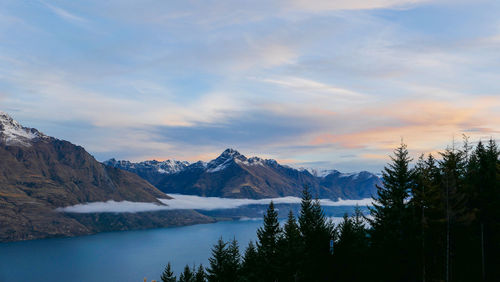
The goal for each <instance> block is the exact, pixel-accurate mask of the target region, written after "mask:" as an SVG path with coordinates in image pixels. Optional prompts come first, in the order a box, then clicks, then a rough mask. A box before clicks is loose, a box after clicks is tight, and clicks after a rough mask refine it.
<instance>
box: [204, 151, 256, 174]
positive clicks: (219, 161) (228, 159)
mask: <svg viewBox="0 0 500 282" xmlns="http://www.w3.org/2000/svg"><path fill="white" fill-rule="evenodd" d="M246 161H247V158H246V157H245V156H244V155H242V154H240V153H239V152H238V151H236V150H234V149H230V148H229V149H226V150H225V151H224V152H222V154H220V156H218V157H217V158H216V159H215V160H212V161H210V162H209V163H208V164H207V172H209V173H212V172H217V171H221V170H224V169H226V167H228V166H229V165H230V164H231V163H232V162H246Z"/></svg>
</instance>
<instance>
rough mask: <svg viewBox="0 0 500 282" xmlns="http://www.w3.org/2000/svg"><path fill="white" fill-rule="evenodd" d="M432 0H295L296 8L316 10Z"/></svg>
mask: <svg viewBox="0 0 500 282" xmlns="http://www.w3.org/2000/svg"><path fill="white" fill-rule="evenodd" d="M431 1H432V0H295V1H293V4H294V6H295V7H296V8H298V9H302V10H308V11H314V12H320V11H337V10H371V9H391V8H398V9H402V8H409V7H412V6H415V5H418V4H422V3H425V2H431Z"/></svg>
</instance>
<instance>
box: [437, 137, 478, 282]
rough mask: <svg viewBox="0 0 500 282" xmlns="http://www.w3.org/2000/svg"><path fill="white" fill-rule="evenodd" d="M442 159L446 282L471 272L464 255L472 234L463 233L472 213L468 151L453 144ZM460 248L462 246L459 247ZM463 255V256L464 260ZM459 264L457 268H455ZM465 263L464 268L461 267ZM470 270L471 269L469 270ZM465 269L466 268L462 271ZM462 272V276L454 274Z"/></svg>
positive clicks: (442, 155) (440, 163)
mask: <svg viewBox="0 0 500 282" xmlns="http://www.w3.org/2000/svg"><path fill="white" fill-rule="evenodd" d="M441 157H442V160H441V161H440V162H439V166H440V170H441V174H442V175H441V181H442V183H441V185H442V190H443V196H444V198H443V199H444V203H445V211H446V220H445V222H446V231H445V232H446V233H445V234H446V239H445V240H446V241H445V242H446V247H445V270H444V273H445V277H444V279H445V281H453V280H455V279H454V277H459V276H461V275H462V274H466V273H467V272H469V271H468V265H467V259H466V258H465V256H464V255H461V249H460V248H464V247H467V245H468V244H469V242H467V241H468V238H467V237H468V235H466V234H465V233H463V232H464V231H466V230H464V227H465V225H466V224H468V223H469V221H470V220H471V218H472V216H470V215H469V214H468V213H467V211H468V210H467V201H468V200H469V199H467V198H466V194H465V191H466V189H465V188H466V186H465V185H464V184H465V175H466V174H465V172H466V163H467V160H466V154H465V153H464V151H462V150H457V149H455V146H454V145H453V146H452V147H451V148H447V149H446V150H445V151H444V152H443V153H441ZM457 247H459V248H457ZM460 258H463V260H462V261H460ZM455 265H456V267H455ZM461 265H462V266H464V268H461V267H460V266H461ZM466 269H467V270H466ZM462 270H464V271H463V272H462ZM456 272H462V274H460V275H454V274H455V273H456Z"/></svg>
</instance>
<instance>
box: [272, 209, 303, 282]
mask: <svg viewBox="0 0 500 282" xmlns="http://www.w3.org/2000/svg"><path fill="white" fill-rule="evenodd" d="M278 245H279V247H278V248H279V250H280V251H279V254H280V256H279V257H278V260H279V266H280V267H279V275H278V277H279V278H280V279H279V280H280V281H297V280H298V279H299V278H300V273H299V266H300V256H301V253H302V250H303V245H302V240H301V236H300V231H299V226H298V224H297V221H296V219H295V216H294V215H293V212H292V211H291V210H290V211H289V213H288V218H287V221H286V222H285V225H284V226H283V236H281V237H280V240H279V243H278Z"/></svg>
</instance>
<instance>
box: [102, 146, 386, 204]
mask: <svg viewBox="0 0 500 282" xmlns="http://www.w3.org/2000/svg"><path fill="white" fill-rule="evenodd" d="M104 164H106V165H108V166H112V167H116V168H120V169H124V170H128V171H130V172H134V173H136V174H138V175H139V176H141V177H142V178H144V179H146V180H148V181H149V182H150V183H152V184H153V185H155V186H156V187H157V188H158V189H160V190H161V191H163V192H165V193H180V194H190V195H200V196H207V197H209V196H212V197H229V198H253V199H259V198H271V197H283V196H300V195H301V192H302V188H303V187H304V185H308V186H309V187H311V189H312V190H313V192H314V193H315V194H316V195H317V196H319V197H321V198H331V199H338V198H343V199H360V198H367V197H371V196H372V195H375V191H376V187H375V185H376V184H380V179H379V178H378V177H377V176H376V175H375V174H372V173H370V172H366V171H363V172H359V173H350V174H344V173H340V172H339V171H336V170H329V171H314V170H307V169H294V168H291V167H289V166H284V165H280V164H279V163H278V162H277V161H275V160H272V159H261V158H259V157H251V158H247V157H245V156H244V155H242V154H240V153H239V152H238V151H236V150H234V149H227V150H225V151H224V152H223V153H222V154H221V155H220V156H219V157H217V158H216V159H214V160H212V161H210V162H208V163H205V162H202V161H199V162H196V163H193V164H189V163H187V162H181V161H173V160H168V161H165V162H158V161H145V162H140V163H131V162H129V161H116V160H115V159H111V160H108V161H105V162H104ZM167 164H168V165H167ZM170 164H176V165H175V166H174V167H175V168H174V169H170V170H166V169H164V168H162V167H170Z"/></svg>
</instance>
